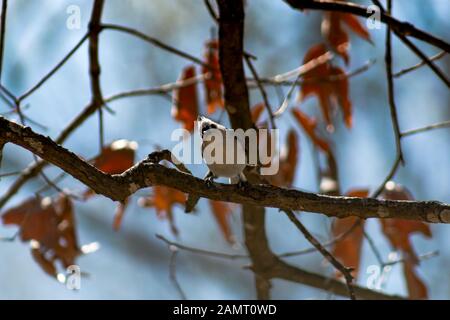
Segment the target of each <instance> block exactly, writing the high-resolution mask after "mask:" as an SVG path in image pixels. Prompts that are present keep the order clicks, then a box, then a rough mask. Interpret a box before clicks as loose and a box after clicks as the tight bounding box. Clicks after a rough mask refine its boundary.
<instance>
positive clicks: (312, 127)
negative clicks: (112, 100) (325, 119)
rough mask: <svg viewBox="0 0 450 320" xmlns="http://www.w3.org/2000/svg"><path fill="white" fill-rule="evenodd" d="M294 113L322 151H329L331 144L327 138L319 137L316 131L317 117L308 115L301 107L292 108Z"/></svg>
mask: <svg viewBox="0 0 450 320" xmlns="http://www.w3.org/2000/svg"><path fill="white" fill-rule="evenodd" d="M292 115H293V116H294V118H295V119H296V120H297V122H298V123H299V124H300V125H301V126H302V127H303V129H304V130H305V132H306V134H307V135H308V136H309V138H310V139H311V140H312V142H313V143H314V144H315V145H316V146H317V147H318V148H319V149H320V150H322V151H324V152H328V151H329V150H330V146H329V145H328V142H327V141H326V140H325V139H322V138H319V137H318V136H317V133H316V127H317V120H316V119H315V118H310V117H308V116H307V115H306V114H305V113H303V112H302V111H300V109H298V108H295V109H292Z"/></svg>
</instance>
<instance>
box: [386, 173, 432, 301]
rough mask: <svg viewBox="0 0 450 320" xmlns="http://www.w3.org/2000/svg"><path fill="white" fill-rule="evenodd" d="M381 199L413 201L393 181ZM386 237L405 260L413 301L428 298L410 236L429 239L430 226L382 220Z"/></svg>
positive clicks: (407, 191)
mask: <svg viewBox="0 0 450 320" xmlns="http://www.w3.org/2000/svg"><path fill="white" fill-rule="evenodd" d="M381 197H382V198H384V199H389V200H413V199H414V198H413V196H412V194H411V192H410V191H409V190H408V189H406V188H405V187H404V186H402V185H400V184H396V183H394V182H392V181H389V182H388V183H386V185H385V188H384V190H383V193H382V194H381ZM380 222H381V226H382V230H383V233H384V235H385V236H386V237H387V238H388V239H389V242H390V243H391V245H392V246H393V247H394V248H395V249H396V250H400V251H402V253H403V255H404V259H405V263H404V265H403V270H404V274H405V279H406V283H407V286H408V292H409V297H410V298H411V299H425V298H427V296H428V294H427V288H426V286H425V284H424V283H423V282H422V280H420V278H419V277H418V276H417V275H416V273H415V270H414V268H415V266H416V265H417V264H418V263H419V259H418V257H417V255H416V253H415V251H414V249H413V246H412V244H411V241H410V239H409V237H410V235H412V234H413V233H421V234H423V235H424V236H426V237H427V238H430V237H431V236H432V234H431V229H430V226H429V225H428V224H426V223H424V222H421V221H414V220H402V219H380Z"/></svg>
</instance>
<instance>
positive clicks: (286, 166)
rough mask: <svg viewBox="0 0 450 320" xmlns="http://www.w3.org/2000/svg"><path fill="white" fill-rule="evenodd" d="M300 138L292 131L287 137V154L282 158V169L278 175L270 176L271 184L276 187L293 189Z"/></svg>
mask: <svg viewBox="0 0 450 320" xmlns="http://www.w3.org/2000/svg"><path fill="white" fill-rule="evenodd" d="M298 158H299V148H298V136H297V134H296V133H295V130H293V129H291V130H290V131H289V133H288V136H287V148H286V154H285V155H284V156H281V157H280V167H279V170H278V173H277V174H276V175H273V176H270V182H271V183H272V184H273V185H276V186H280V187H281V186H284V187H291V186H292V184H293V182H294V179H295V172H296V169H297V166H298Z"/></svg>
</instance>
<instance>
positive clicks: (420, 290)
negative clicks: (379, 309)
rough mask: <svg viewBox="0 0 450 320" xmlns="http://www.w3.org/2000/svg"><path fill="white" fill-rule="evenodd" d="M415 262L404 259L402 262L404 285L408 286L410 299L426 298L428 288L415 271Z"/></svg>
mask: <svg viewBox="0 0 450 320" xmlns="http://www.w3.org/2000/svg"><path fill="white" fill-rule="evenodd" d="M415 267H416V265H415V263H414V262H411V261H409V260H406V261H405V263H404V264H403V272H404V274H405V279H406V285H407V287H408V295H409V298H410V299H415V300H417V299H427V298H428V289H427V287H426V286H425V284H424V283H423V281H422V280H421V279H420V278H419V276H418V275H417V274H416V271H415Z"/></svg>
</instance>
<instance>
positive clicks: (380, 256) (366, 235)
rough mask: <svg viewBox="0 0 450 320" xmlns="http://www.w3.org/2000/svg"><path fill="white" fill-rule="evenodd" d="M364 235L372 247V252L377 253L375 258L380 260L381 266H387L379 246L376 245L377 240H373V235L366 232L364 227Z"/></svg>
mask: <svg viewBox="0 0 450 320" xmlns="http://www.w3.org/2000/svg"><path fill="white" fill-rule="evenodd" d="M363 235H364V238H365V239H366V240H367V243H368V244H369V247H370V249H372V252H373V253H374V255H375V258H376V259H377V261H378V264H379V265H380V267H383V266H385V263H384V260H383V257H382V255H381V253H380V250H378V248H377V246H376V245H375V242H374V241H373V239H372V237H371V236H370V235H369V234H368V233H367V232H366V230H364V229H363Z"/></svg>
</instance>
